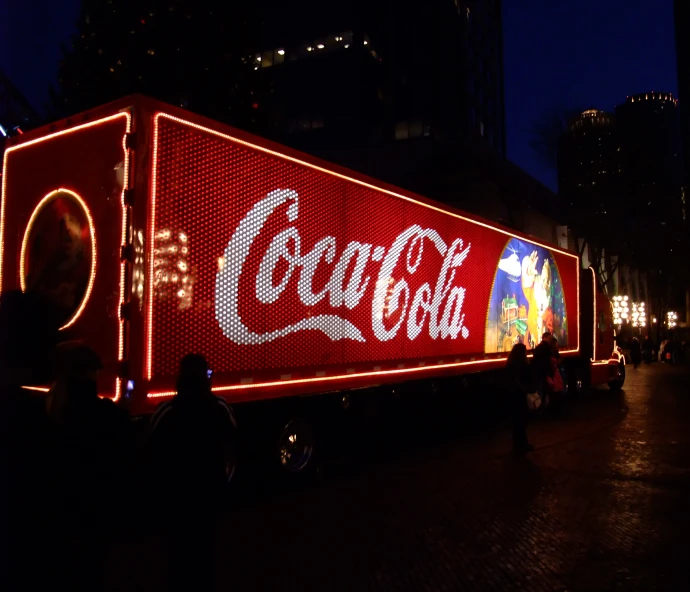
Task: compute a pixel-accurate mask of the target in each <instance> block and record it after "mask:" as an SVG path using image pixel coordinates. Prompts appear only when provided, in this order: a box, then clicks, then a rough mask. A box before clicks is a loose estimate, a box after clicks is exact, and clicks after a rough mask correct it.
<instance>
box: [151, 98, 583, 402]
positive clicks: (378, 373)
mask: <svg viewBox="0 0 690 592" xmlns="http://www.w3.org/2000/svg"><path fill="white" fill-rule="evenodd" d="M161 118H166V119H169V120H170V121H174V122H176V123H180V124H182V125H186V126H189V127H191V128H193V129H196V130H199V131H201V132H204V133H207V134H210V135H212V136H216V137H219V138H222V139H224V140H229V141H230V142H234V143H236V144H240V145H241V146H245V147H248V148H251V149H254V150H257V151H259V152H263V153H265V154H270V155H271V156H276V157H278V158H281V159H283V160H287V161H290V162H294V163H296V164H299V165H301V166H305V167H307V168H310V169H313V170H316V171H319V172H321V173H325V174H327V175H330V176H333V177H337V178H339V179H343V180H346V181H350V182H352V183H356V184H357V185H360V186H362V187H367V188H368V189H372V190H374V191H377V192H380V193H385V194H387V195H390V196H392V197H397V198H399V199H402V200H404V201H407V202H410V203H413V204H415V205H419V206H423V207H425V208H428V209H430V210H433V211H435V212H439V213H441V214H444V215H446V216H451V217H453V218H456V219H458V220H463V221H465V222H469V223H470V224H475V225H478V226H481V227H483V228H488V229H489V230H493V231H495V232H499V233H501V234H504V235H506V236H509V237H512V238H517V239H519V240H527V241H529V242H531V243H532V244H534V245H538V246H540V247H543V248H545V249H547V250H549V251H551V252H556V253H560V254H562V255H566V256H568V257H572V258H573V259H575V260H576V261H577V266H576V282H577V283H576V293H577V310H578V315H579V313H580V258H579V256H578V255H575V254H573V253H569V252H568V251H563V250H561V249H559V248H557V247H553V246H550V245H546V244H544V243H541V242H538V241H534V240H532V239H530V238H525V237H522V236H518V235H516V234H514V233H512V232H509V231H507V230H503V229H501V228H496V227H494V226H491V225H489V224H486V223H484V222H479V221H477V220H473V219H471V218H467V217H465V216H462V215H460V214H456V213H455V212H449V211H447V210H444V209H441V208H439V207H436V206H433V205H431V204H427V203H424V202H421V201H418V200H416V199H414V198H412V197H408V196H406V195H402V194H400V193H396V192H394V191H390V190H388V189H385V188H382V187H377V186H376V185H373V184H371V183H367V182H365V181H361V180H359V179H355V178H352V177H349V176H347V175H344V174H342V173H338V172H336V171H332V170H329V169H326V168H324V167H321V166H318V165H315V164H311V163H309V162H305V161H303V160H300V159H299V158H296V157H294V156H289V155H287V154H283V153H281V152H277V151H275V150H271V149H269V148H265V147H263V146H260V145H258V144H254V143H252V142H248V141H246V140H242V139H240V138H236V137H234V136H231V135H228V134H225V133H223V132H219V131H216V130H213V129H210V128H207V127H204V126H202V125H199V124H196V123H193V122H191V121H187V120H185V119H182V118H180V117H175V116H174V115H169V114H168V113H164V112H162V111H157V112H156V113H155V114H154V116H153V157H152V158H153V165H152V171H151V187H150V192H151V193H150V207H151V215H150V219H149V225H148V230H149V277H148V280H149V285H148V302H147V315H146V321H147V322H146V325H147V328H146V378H147V380H149V381H150V380H151V378H152V375H153V372H152V367H153V353H152V352H153V249H154V232H155V221H156V181H157V174H158V162H157V159H158V122H159V120H160V119H161ZM579 351H580V330H579V319H578V330H577V348H575V349H571V350H563V351H562V352H561V353H562V354H568V353H578V352H579ZM506 359H507V357H502V358H492V359H490V360H475V361H469V362H459V363H458V362H456V363H451V364H437V365H433V366H424V367H421V368H419V367H415V368H406V369H396V370H383V371H376V372H362V373H358V374H341V375H336V376H324V377H316V378H302V379H296V380H281V381H269V382H262V383H251V384H235V385H228V386H222V387H213V389H212V390H213V391H214V392H224V391H234V390H241V389H254V388H259V387H273V386H286V385H291V384H305V383H312V382H332V381H336V380H343V379H352V378H365V377H369V376H386V375H395V374H405V373H411V372H420V371H425V370H426V371H428V370H433V369H440V368H456V367H460V366H468V365H478V364H491V363H494V364H495V363H497V362H504V361H505V360H506ZM174 394H175V393H174V392H172V391H163V392H159V393H148V394H147V398H157V397H166V396H172V395H174Z"/></svg>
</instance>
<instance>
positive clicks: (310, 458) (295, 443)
mask: <svg viewBox="0 0 690 592" xmlns="http://www.w3.org/2000/svg"><path fill="white" fill-rule="evenodd" d="M315 449H316V437H315V433H314V429H313V427H312V423H311V421H310V420H309V418H308V417H307V416H296V417H292V418H290V419H288V420H286V421H285V422H284V423H283V424H282V427H281V428H280V429H279V430H278V434H277V437H276V444H275V458H276V460H277V462H278V466H279V467H280V468H281V469H282V471H283V472H284V473H286V474H288V475H304V474H308V473H310V472H311V471H312V470H313V469H314V468H315V465H316V463H315V454H314V453H315Z"/></svg>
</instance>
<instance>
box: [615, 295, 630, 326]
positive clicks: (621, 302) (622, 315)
mask: <svg viewBox="0 0 690 592" xmlns="http://www.w3.org/2000/svg"><path fill="white" fill-rule="evenodd" d="M611 304H612V306H613V323H614V324H615V325H622V324H623V323H624V322H625V321H627V320H628V317H629V313H630V307H629V306H628V297H627V296H614V297H613V301H612V302H611Z"/></svg>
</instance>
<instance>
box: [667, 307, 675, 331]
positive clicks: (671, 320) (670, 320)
mask: <svg viewBox="0 0 690 592" xmlns="http://www.w3.org/2000/svg"><path fill="white" fill-rule="evenodd" d="M677 321H678V315H677V314H676V313H675V312H674V311H672V310H669V311H668V312H667V313H666V324H667V325H668V328H669V329H673V327H675V326H676V325H677Z"/></svg>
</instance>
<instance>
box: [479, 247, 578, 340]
mask: <svg viewBox="0 0 690 592" xmlns="http://www.w3.org/2000/svg"><path fill="white" fill-rule="evenodd" d="M547 331H548V332H549V333H551V335H553V336H554V337H555V338H556V339H558V343H559V344H567V343H568V316H567V312H566V302H565V295H564V293H563V285H562V281H561V275H560V273H559V270H558V265H557V264H556V261H555V260H554V258H553V255H552V254H551V252H550V251H549V250H548V249H546V248H544V247H541V246H539V245H536V244H533V243H531V242H528V241H525V240H520V239H517V238H513V239H511V240H510V241H508V244H507V245H506V248H505V250H504V251H503V253H502V254H501V258H500V260H499V261H498V265H497V267H496V275H495V278H494V284H493V290H492V292H491V300H490V301H489V310H488V314H487V322H486V340H485V348H484V351H485V352H487V353H496V352H510V350H511V349H512V348H513V346H514V345H515V344H517V343H523V344H524V345H526V346H527V349H534V348H535V347H536V346H537V344H538V343H539V342H540V341H541V336H542V334H543V333H545V332H547Z"/></svg>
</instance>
